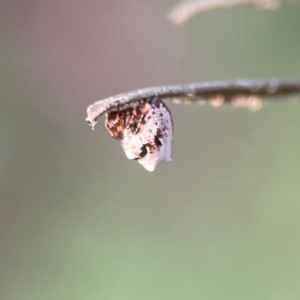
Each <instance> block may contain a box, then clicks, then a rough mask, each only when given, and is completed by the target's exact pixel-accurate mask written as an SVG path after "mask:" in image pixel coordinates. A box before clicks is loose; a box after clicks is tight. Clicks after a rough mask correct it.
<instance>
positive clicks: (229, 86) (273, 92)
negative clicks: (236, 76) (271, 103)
mask: <svg viewBox="0 0 300 300" xmlns="http://www.w3.org/2000/svg"><path fill="white" fill-rule="evenodd" d="M291 94H300V79H294V80H277V79H271V80H238V81H234V82H226V81H223V82H222V81H219V82H218V81H216V82H202V83H191V84H185V85H173V86H161V87H152V88H146V89H140V90H136V91H132V92H129V93H124V94H119V95H116V96H114V97H109V98H106V99H103V100H100V101H97V102H96V103H94V104H92V105H90V106H89V107H88V108H87V118H86V120H87V121H88V122H89V124H90V125H91V126H92V127H93V128H94V126H95V125H96V124H97V119H98V118H99V117H100V116H101V115H102V114H104V113H106V112H108V111H110V110H112V109H117V108H119V107H120V106H125V105H128V104H129V103H131V102H135V101H139V100H142V99H146V98H151V97H155V96H156V97H159V98H161V99H171V100H172V99H175V100H176V99H182V100H183V101H184V102H195V101H199V99H200V100H201V101H202V102H203V101H204V102H208V103H211V104H212V105H214V106H220V105H222V104H223V103H230V104H232V105H235V106H247V107H249V108H251V105H252V104H251V103H252V102H253V103H254V107H253V109H255V108H257V107H256V106H257V103H258V102H257V101H258V100H260V97H272V99H273V97H274V96H287V95H291ZM249 101H250V102H249ZM249 103H250V104H249Z"/></svg>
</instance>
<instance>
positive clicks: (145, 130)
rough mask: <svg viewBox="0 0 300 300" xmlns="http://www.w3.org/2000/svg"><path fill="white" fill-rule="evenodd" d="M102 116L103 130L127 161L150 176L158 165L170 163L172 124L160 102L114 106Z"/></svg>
mask: <svg viewBox="0 0 300 300" xmlns="http://www.w3.org/2000/svg"><path fill="white" fill-rule="evenodd" d="M105 116H106V120H105V127H106V128H107V130H108V131H109V133H110V134H111V136H112V137H113V138H115V139H117V140H120V141H121V145H122V147H123V150H124V152H125V154H126V156H127V158H128V159H135V160H137V161H138V162H139V163H140V164H141V165H142V166H144V168H145V169H146V170H148V171H150V172H153V171H154V170H155V167H156V165H157V164H158V162H159V161H170V160H171V152H172V139H173V121H172V116H171V113H170V111H169V109H168V108H167V106H166V105H165V103H164V102H163V101H162V100H161V99H160V98H158V97H152V98H150V99H143V100H140V101H137V102H133V103H130V104H129V105H126V106H125V107H121V106H118V107H117V109H115V110H111V111H109V112H107V113H106V114H105Z"/></svg>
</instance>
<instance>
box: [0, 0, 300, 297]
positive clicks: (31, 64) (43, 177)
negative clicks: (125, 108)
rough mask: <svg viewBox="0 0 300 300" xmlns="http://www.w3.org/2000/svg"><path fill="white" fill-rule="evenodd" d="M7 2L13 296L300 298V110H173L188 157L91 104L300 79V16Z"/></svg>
mask: <svg viewBox="0 0 300 300" xmlns="http://www.w3.org/2000/svg"><path fill="white" fill-rule="evenodd" d="M175 4H177V0H165V1H158V0H157V1H153V0H152V1H149V0H148V1H146V0H128V1H110V0H105V1H102V0H85V1H82V0H72V1H71V0H64V1H61V0H51V1H49V0H0V35H1V44H0V47H1V50H0V65H1V68H0V76H1V79H0V84H1V89H0V97H1V102H0V115H1V116H0V123H1V126H0V137H1V139H0V147H1V156H0V299H1V300H41V299H43V300H54V299H55V300H56V299H62V300H64V299H67V300H68V299H70V300H71V299H72V300H73V299H85V300H94V299H103V300H106V299H107V300H119V299H120V300H121V299H122V300H123V299H128V300H135V299H139V300H140V299H145V300H148V299H149V300H153V299H156V300H160V299H172V300H176V299H178V300H179V299H180V300H182V299H185V300H192V299H207V300H227V299H228V300H235V299H236V300H241V299H243V300H248V299H249V300H250V299H251V300H254V299H255V300H259V299H264V300H265V299H270V300H282V299H285V300H293V299H300V137H299V128H300V118H299V116H300V102H299V103H298V104H297V102H296V103H294V104H293V103H291V102H289V103H288V102H284V101H283V102H280V103H278V104H269V105H267V106H265V107H264V108H263V109H262V110H261V111H259V112H257V113H252V112H250V111H248V110H247V109H228V108H220V109H215V108H211V107H208V106H204V107H202V106H196V105H195V106H188V105H182V106H180V105H179V106H176V105H175V104H170V109H171V110H172V113H173V119H174V121H175V128H174V130H175V136H174V143H173V161H172V162H170V163H163V164H159V166H158V167H157V169H156V171H155V172H154V173H149V172H147V171H145V170H144V169H143V168H142V166H140V165H139V164H138V163H137V162H132V161H129V160H127V159H126V158H125V154H124V153H123V150H122V149H121V145H120V143H118V142H116V141H114V140H113V139H111V137H110V136H109V134H108V132H106V130H105V129H104V126H102V125H101V123H103V122H104V120H103V119H101V120H99V125H98V126H97V127H96V130H95V131H92V130H91V129H90V128H89V126H88V125H87V124H86V123H85V121H84V119H85V117H86V112H85V110H86V107H87V106H88V105H89V104H91V103H92V102H94V101H96V100H98V99H101V98H104V97H107V96H110V95H114V94H117V93H120V92H126V91H130V90H133V89H136V88H143V87H148V86H156V85H166V84H175V83H188V82H195V81H209V80H231V79H240V78H245V79H247V78H269V77H280V78H292V77H299V75H300V72H299V70H300V38H299V30H300V6H296V5H294V6H283V7H282V8H281V9H280V10H277V11H262V10H255V9H250V8H235V9H230V10H217V11H211V12H206V13H203V14H201V15H198V16H197V17H195V18H193V19H191V20H190V21H189V22H188V23H186V24H185V25H184V26H181V27H178V26H174V25H172V24H170V23H169V22H168V20H167V17H166V15H167V13H168V12H169V10H170V9H171V8H172V7H173V6H174V5H175Z"/></svg>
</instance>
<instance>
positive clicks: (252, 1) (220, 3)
mask: <svg viewBox="0 0 300 300" xmlns="http://www.w3.org/2000/svg"><path fill="white" fill-rule="evenodd" d="M283 2H285V3H297V2H298V3H299V0H298V1H297V0H189V1H185V2H183V3H181V4H178V5H177V6H176V7H174V8H173V9H172V10H171V12H170V13H169V15H168V18H169V20H170V21H171V22H172V23H174V24H182V23H184V22H185V21H187V20H188V19H190V18H191V17H193V16H194V15H196V14H198V13H201V12H203V11H207V10H212V9H216V8H230V7H233V6H254V7H256V8H261V9H277V8H279V7H280V5H281V4H282V3H283Z"/></svg>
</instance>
